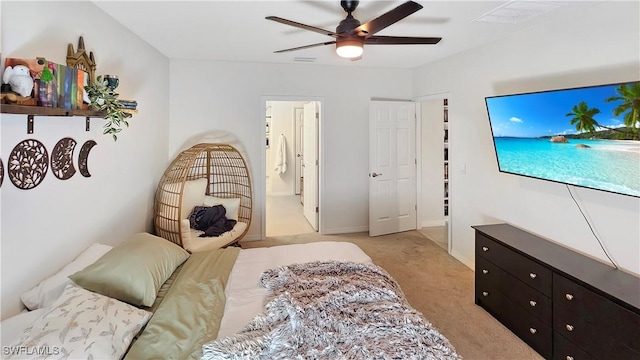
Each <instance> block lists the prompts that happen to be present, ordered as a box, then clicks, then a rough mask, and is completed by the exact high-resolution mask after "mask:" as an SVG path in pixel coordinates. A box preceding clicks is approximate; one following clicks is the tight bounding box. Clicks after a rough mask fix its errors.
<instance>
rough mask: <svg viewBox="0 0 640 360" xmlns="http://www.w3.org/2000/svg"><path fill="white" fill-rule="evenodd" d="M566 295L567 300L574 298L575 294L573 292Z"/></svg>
mask: <svg viewBox="0 0 640 360" xmlns="http://www.w3.org/2000/svg"><path fill="white" fill-rule="evenodd" d="M564 297H566V298H567V300H569V301H571V300H573V295H571V294H565V296H564Z"/></svg>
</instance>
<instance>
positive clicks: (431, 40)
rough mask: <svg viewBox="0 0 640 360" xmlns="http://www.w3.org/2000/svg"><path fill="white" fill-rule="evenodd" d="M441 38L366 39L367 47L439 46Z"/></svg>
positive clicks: (379, 37)
mask: <svg viewBox="0 0 640 360" xmlns="http://www.w3.org/2000/svg"><path fill="white" fill-rule="evenodd" d="M440 40H442V38H439V37H407V36H370V37H368V38H366V39H364V43H365V44H366V45H420V44H437V43H439V42H440Z"/></svg>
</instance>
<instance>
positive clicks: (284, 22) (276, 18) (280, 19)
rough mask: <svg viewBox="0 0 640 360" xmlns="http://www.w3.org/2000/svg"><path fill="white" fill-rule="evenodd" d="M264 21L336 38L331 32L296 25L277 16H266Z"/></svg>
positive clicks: (299, 24)
mask: <svg viewBox="0 0 640 360" xmlns="http://www.w3.org/2000/svg"><path fill="white" fill-rule="evenodd" d="M265 19H267V20H272V21H275V22H279V23H281V24H285V25H290V26H294V27H297V28H300V29H305V30H310V31H313V32H317V33H319V34H323V35H329V36H332V37H337V36H338V35H337V34H336V33H334V32H333V31H328V30H325V29H320V28H317V27H314V26H310V25H305V24H301V23H298V22H295V21H291V20H287V19H283V18H280V17H277V16H267V17H266V18H265Z"/></svg>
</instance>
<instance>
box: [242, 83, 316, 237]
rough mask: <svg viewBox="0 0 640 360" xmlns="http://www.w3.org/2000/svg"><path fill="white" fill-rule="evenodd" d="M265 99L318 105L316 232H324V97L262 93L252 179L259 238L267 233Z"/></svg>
mask: <svg viewBox="0 0 640 360" xmlns="http://www.w3.org/2000/svg"><path fill="white" fill-rule="evenodd" d="M267 101H316V102H318V103H319V106H318V234H324V233H325V224H324V218H323V216H322V212H323V209H324V205H325V202H324V197H323V196H322V195H323V194H324V186H325V185H324V184H325V177H324V131H323V118H324V109H325V98H324V97H323V96H302V95H290V96H286V95H264V96H261V97H260V121H259V122H258V123H259V125H258V126H260V134H261V136H260V141H259V142H258V144H260V174H258V176H257V180H254V182H253V183H254V186H255V187H256V189H255V190H256V191H254V194H255V195H257V197H258V199H259V200H260V224H261V226H260V239H262V240H264V239H266V235H267V191H266V190H267V152H266V151H265V149H264V146H265V145H264V139H265V137H266V133H267V130H266V128H265V126H264V121H265V119H266V117H267Z"/></svg>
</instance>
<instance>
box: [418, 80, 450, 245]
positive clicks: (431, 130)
mask: <svg viewBox="0 0 640 360" xmlns="http://www.w3.org/2000/svg"><path fill="white" fill-rule="evenodd" d="M448 98H449V94H448V93H443V94H438V95H433V96H426V97H422V98H418V99H417V101H419V102H420V114H421V116H420V122H421V132H420V138H421V145H422V146H421V155H420V159H421V160H420V161H421V169H422V174H421V178H422V179H421V180H422V181H421V183H422V188H421V200H420V201H421V204H422V208H421V211H420V219H421V221H420V224H419V225H418V231H419V232H421V233H422V234H424V235H425V236H426V237H428V238H429V239H431V240H433V241H434V242H435V243H436V244H438V245H439V246H441V247H442V248H444V249H446V250H447V251H449V252H450V251H451V242H450V241H449V240H450V229H451V223H450V216H449V214H450V213H451V208H450V205H449V203H450V202H449V197H450V191H449V189H450V186H449V158H450V156H449V100H448Z"/></svg>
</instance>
